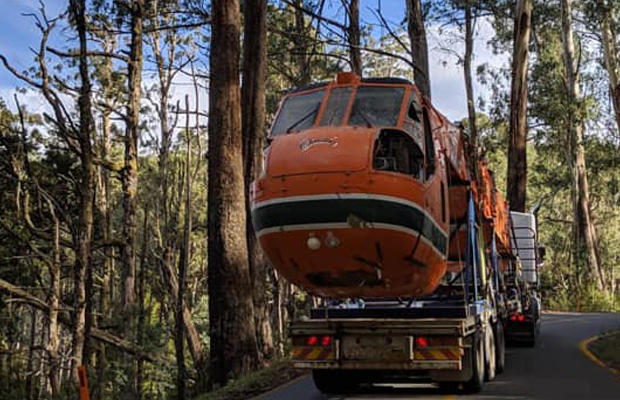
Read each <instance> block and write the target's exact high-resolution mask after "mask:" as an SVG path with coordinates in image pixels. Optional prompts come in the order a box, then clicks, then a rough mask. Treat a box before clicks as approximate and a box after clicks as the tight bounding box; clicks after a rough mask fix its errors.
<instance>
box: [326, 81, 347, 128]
mask: <svg viewBox="0 0 620 400" xmlns="http://www.w3.org/2000/svg"><path fill="white" fill-rule="evenodd" d="M352 91H353V89H352V88H350V87H343V88H335V89H332V91H331V92H330V94H329V99H328V100H327V105H326V106H325V111H323V117H322V118H321V122H320V123H319V126H340V125H342V122H343V121H342V119H343V118H344V113H345V112H346V111H347V106H348V105H349V98H350V97H351V92H352Z"/></svg>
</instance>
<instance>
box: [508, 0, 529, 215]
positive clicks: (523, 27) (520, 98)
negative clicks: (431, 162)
mask: <svg viewBox="0 0 620 400" xmlns="http://www.w3.org/2000/svg"><path fill="white" fill-rule="evenodd" d="M531 18H532V0H517V4H516V9H515V27H514V31H515V33H514V51H513V56H512V57H513V59H512V88H511V91H510V134H509V143H508V177H507V180H508V182H507V188H506V191H507V196H506V197H507V198H508V203H510V209H511V210H512V211H519V212H525V201H526V184H527V147H526V146H527V144H526V141H527V71H528V64H529V43H530V31H531Z"/></svg>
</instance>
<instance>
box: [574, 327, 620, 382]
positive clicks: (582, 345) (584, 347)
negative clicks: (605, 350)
mask: <svg viewBox="0 0 620 400" xmlns="http://www.w3.org/2000/svg"><path fill="white" fill-rule="evenodd" d="M602 337H603V335H596V336H592V337H590V338H587V339H584V340H582V341H581V342H579V350H581V352H582V353H583V355H584V356H586V357H587V358H589V359H590V360H591V361H593V362H594V363H595V364H597V365H599V366H600V367H602V368H603V369H606V370H607V371H608V372H609V373H611V374H612V375H614V376H615V377H616V378H618V379H620V371H618V370H617V369H615V368H612V367H610V366H609V365H607V364H605V363H604V362H603V361H601V360H600V359H599V358H598V357H597V356H595V355H594V353H592V352H591V351H590V350H589V349H588V345H589V344H590V343H592V342H594V341H595V340H598V339H600V338H602Z"/></svg>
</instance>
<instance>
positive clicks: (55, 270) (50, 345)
mask: <svg viewBox="0 0 620 400" xmlns="http://www.w3.org/2000/svg"><path fill="white" fill-rule="evenodd" d="M50 214H51V216H52V219H53V220H54V241H53V246H54V247H53V249H54V250H53V254H52V260H51V263H50V264H49V274H50V291H49V300H48V304H49V309H48V312H47V317H48V320H49V321H48V336H47V345H46V350H47V355H48V358H49V381H50V387H51V390H52V398H55V397H57V396H58V395H59V394H60V359H59V357H58V348H59V346H60V337H59V333H58V331H59V329H58V308H59V306H60V265H61V259H60V221H59V220H58V218H57V217H56V213H55V212H54V208H53V207H50Z"/></svg>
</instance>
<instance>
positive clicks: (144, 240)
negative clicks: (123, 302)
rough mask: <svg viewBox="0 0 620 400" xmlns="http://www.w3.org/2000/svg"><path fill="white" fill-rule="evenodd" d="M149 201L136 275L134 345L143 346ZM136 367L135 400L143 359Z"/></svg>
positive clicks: (139, 391)
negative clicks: (136, 304)
mask: <svg viewBox="0 0 620 400" xmlns="http://www.w3.org/2000/svg"><path fill="white" fill-rule="evenodd" d="M149 206H150V203H149V202H147V203H146V206H145V208H144V222H143V224H142V249H140V273H139V275H138V309H139V312H138V335H137V339H136V345H137V346H138V347H140V348H142V347H144V327H145V324H146V310H145V305H144V297H145V291H144V283H145V282H144V281H145V277H146V267H147V257H148V251H149V212H150V210H149V209H150V207H149ZM136 364H137V367H136V392H137V400H142V398H143V392H142V386H143V384H144V365H143V364H144V360H137V363H136Z"/></svg>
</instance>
